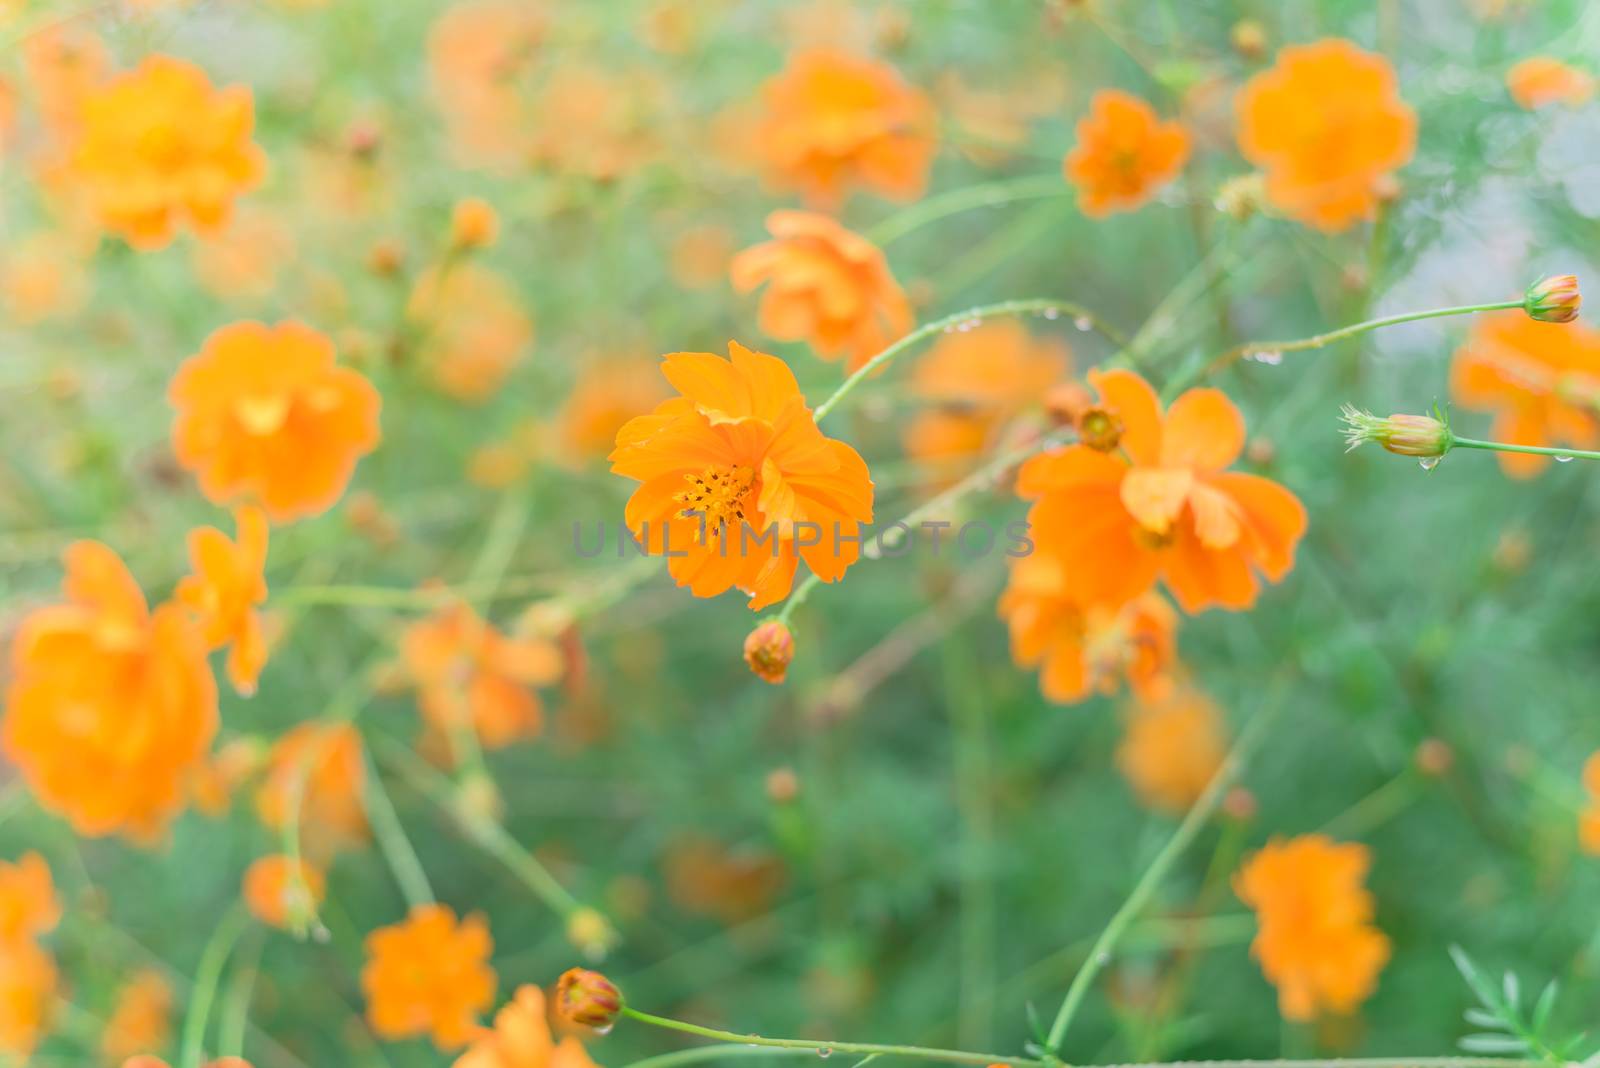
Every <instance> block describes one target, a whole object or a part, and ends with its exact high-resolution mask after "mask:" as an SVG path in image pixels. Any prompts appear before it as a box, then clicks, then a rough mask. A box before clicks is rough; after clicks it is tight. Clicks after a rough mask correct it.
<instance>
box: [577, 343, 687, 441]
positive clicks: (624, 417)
mask: <svg viewBox="0 0 1600 1068" xmlns="http://www.w3.org/2000/svg"><path fill="white" fill-rule="evenodd" d="M664 392H665V390H664V389H662V387H661V382H660V380H659V379H657V378H656V377H655V375H653V374H648V373H645V367H644V365H643V361H641V360H636V359H633V358H622V357H604V356H601V357H591V358H590V359H587V360H585V361H583V363H582V364H581V365H580V367H579V369H578V380H577V381H576V382H575V383H574V384H573V386H572V392H570V393H568V394H567V399H566V400H565V401H564V402H562V405H561V414H560V416H559V417H558V418H557V422H556V428H555V439H556V443H557V444H558V445H559V447H560V448H561V450H562V451H563V452H564V453H565V459H567V460H572V461H578V460H589V459H592V458H594V457H597V456H604V455H605V454H606V453H608V452H610V451H611V447H612V445H613V444H614V443H615V442H616V440H617V431H619V430H621V429H622V427H623V424H625V423H627V421H628V420H629V419H632V418H633V417H634V416H636V415H642V414H644V413H645V412H647V411H649V410H650V409H651V408H654V407H655V406H656V404H657V403H659V402H660V400H661V396H662V394H663V393H664Z"/></svg>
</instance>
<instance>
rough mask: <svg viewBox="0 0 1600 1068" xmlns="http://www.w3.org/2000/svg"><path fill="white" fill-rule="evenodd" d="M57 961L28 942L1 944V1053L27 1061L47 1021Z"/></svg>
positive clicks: (47, 1023)
mask: <svg viewBox="0 0 1600 1068" xmlns="http://www.w3.org/2000/svg"><path fill="white" fill-rule="evenodd" d="M55 997H56V964H55V961H54V960H53V959H52V958H51V956H50V954H48V953H46V952H45V951H44V950H42V949H40V948H39V947H38V946H37V945H35V944H34V943H32V942H28V941H20V942H12V943H10V944H5V943H0V1056H3V1055H5V1054H9V1055H10V1056H12V1057H14V1058H16V1060H17V1061H18V1062H19V1063H26V1062H27V1060H28V1057H29V1055H31V1054H32V1053H33V1048H34V1046H36V1045H38V1044H39V1039H40V1038H41V1037H42V1036H43V1035H44V1031H45V1028H46V1027H47V1026H48V1025H49V1022H50V1011H51V1007H52V1005H53V1003H54V1001H55Z"/></svg>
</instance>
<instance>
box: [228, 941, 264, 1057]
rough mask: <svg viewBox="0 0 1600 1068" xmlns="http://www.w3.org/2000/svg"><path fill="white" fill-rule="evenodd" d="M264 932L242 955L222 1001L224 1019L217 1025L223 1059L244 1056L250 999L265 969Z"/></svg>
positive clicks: (247, 945)
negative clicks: (263, 955)
mask: <svg viewBox="0 0 1600 1068" xmlns="http://www.w3.org/2000/svg"><path fill="white" fill-rule="evenodd" d="M263 935H264V932H262V931H257V932H256V933H255V936H254V937H253V938H251V939H250V940H249V942H247V943H246V948H245V949H244V950H242V951H241V954H240V955H241V958H242V959H241V960H240V962H239V963H237V964H235V965H234V967H233V978H232V980H231V981H230V982H229V983H228V992H227V994H226V995H224V997H223V1001H222V1019H221V1020H219V1021H218V1023H217V1054H218V1055H219V1056H222V1057H243V1056H244V1035H245V1031H246V1029H248V1028H249V1026H250V999H251V997H252V996H253V995H254V993H255V988H256V976H257V975H258V974H259V972H260V967H261V950H262V947H263V946H264V945H265V944H266V942H265V939H264V938H263Z"/></svg>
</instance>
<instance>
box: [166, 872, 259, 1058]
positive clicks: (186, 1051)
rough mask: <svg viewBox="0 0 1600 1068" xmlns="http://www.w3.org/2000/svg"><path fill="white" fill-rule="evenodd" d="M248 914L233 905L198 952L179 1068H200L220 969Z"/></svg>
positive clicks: (238, 904) (240, 904) (185, 1020)
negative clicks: (198, 958) (198, 957)
mask: <svg viewBox="0 0 1600 1068" xmlns="http://www.w3.org/2000/svg"><path fill="white" fill-rule="evenodd" d="M249 922H250V914H249V913H248V912H246V911H245V908H244V904H243V903H242V902H239V903H236V904H235V905H234V906H233V907H232V908H230V909H229V910H228V911H227V912H226V913H224V914H223V917H222V920H221V921H220V922H219V923H218V924H217V926H216V929H215V930H213V931H212V932H211V938H210V939H209V940H208V941H207V942H206V945H205V949H203V950H201V952H200V963H199V965H198V966H197V967H196V968H195V973H194V986H193V988H192V990H191V991H190V994H189V1012H188V1014H187V1015H186V1016H185V1017H184V1019H183V1044H182V1046H181V1047H180V1053H179V1056H178V1066H179V1068H200V1059H201V1055H202V1054H203V1053H204V1048H203V1047H204V1044H205V1038H206V1021H207V1020H208V1019H209V1018H210V1016H211V1004H212V1002H214V1001H215V1000H216V998H217V986H218V984H219V983H220V982H221V980H222V968H223V965H225V964H227V962H228V954H229V953H231V952H233V946H234V943H235V942H237V941H238V940H239V936H240V935H241V934H243V933H244V930H245V928H246V926H248V925H249Z"/></svg>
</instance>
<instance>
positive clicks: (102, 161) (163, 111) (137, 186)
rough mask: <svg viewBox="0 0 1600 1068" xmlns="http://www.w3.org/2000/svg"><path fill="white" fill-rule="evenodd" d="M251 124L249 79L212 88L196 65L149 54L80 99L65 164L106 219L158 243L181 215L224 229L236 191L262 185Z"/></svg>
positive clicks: (146, 242) (151, 245)
mask: <svg viewBox="0 0 1600 1068" xmlns="http://www.w3.org/2000/svg"><path fill="white" fill-rule="evenodd" d="M254 124H255V116H254V111H253V108H252V106H251V102H250V91H249V90H248V89H246V88H245V87H243V86H238V85H234V86H229V87H228V88H226V89H213V88H212V86H211V82H210V81H209V80H208V79H207V78H206V75H205V72H204V71H202V70H201V69H200V68H199V67H196V66H195V65H194V64H192V63H187V62H185V61H183V60H181V59H174V58H172V57H171V56H159V55H158V56H150V57H149V58H147V59H146V60H145V61H144V62H143V63H141V64H140V65H139V67H138V68H137V69H136V70H133V71H131V72H129V73H127V74H123V75H120V76H118V77H116V78H113V79H111V80H110V81H109V82H107V83H105V85H104V86H103V87H101V88H100V89H98V90H97V91H95V92H94V93H92V94H90V95H89V96H88V97H87V98H86V99H85V100H84V101H83V110H82V125H81V129H80V131H79V134H78V137H77V141H76V143H75V144H74V146H73V150H72V153H71V157H70V160H69V162H68V167H69V171H70V174H71V177H72V180H73V182H74V185H75V186H76V187H77V188H79V189H80V190H81V191H82V193H83V196H84V197H85V199H86V201H87V202H88V205H89V207H90V210H91V211H92V212H93V213H94V215H95V216H96V218H98V219H99V221H100V223H101V225H103V226H104V227H105V228H106V229H108V230H111V231H114V232H116V233H118V234H120V235H122V237H123V238H124V239H126V240H127V242H128V243H129V244H130V245H132V246H133V247H134V248H138V249H156V248H161V247H162V246H163V245H166V244H167V243H168V242H169V241H171V240H172V237H173V235H174V234H176V233H177V231H178V227H179V226H180V225H181V224H184V223H187V224H188V225H189V226H191V227H192V228H194V229H195V230H197V231H199V232H201V233H212V232H215V231H217V230H220V229H221V228H222V227H223V226H224V225H225V224H226V223H227V221H228V217H229V213H230V212H231V211H232V209H233V200H234V198H235V197H236V196H238V195H239V194H241V193H245V192H248V191H249V190H251V189H253V188H254V187H255V186H256V185H258V184H260V182H261V178H262V176H263V175H264V174H265V173H266V156H265V155H264V154H263V153H262V151H261V149H260V148H259V147H257V146H256V144H255V143H254V142H252V141H251V140H250V135H251V129H252V127H253V126H254Z"/></svg>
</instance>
